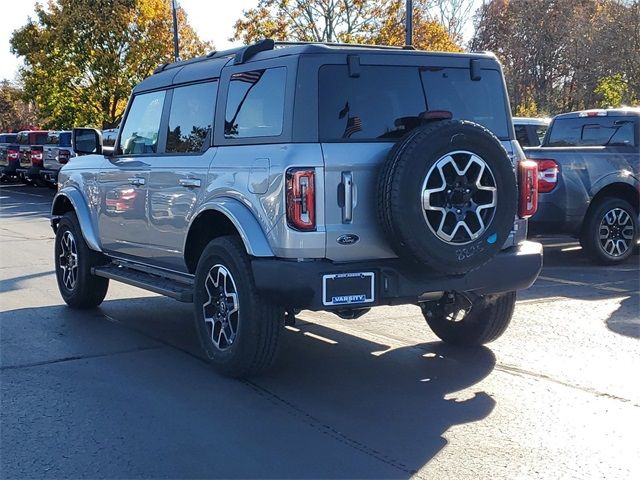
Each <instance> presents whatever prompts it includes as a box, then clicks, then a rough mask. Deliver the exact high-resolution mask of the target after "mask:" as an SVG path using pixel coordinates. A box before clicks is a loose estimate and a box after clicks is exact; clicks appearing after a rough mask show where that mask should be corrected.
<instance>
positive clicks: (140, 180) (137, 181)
mask: <svg viewBox="0 0 640 480" xmlns="http://www.w3.org/2000/svg"><path fill="white" fill-rule="evenodd" d="M128 180H129V183H130V184H131V185H135V186H136V187H140V186H142V185H144V184H145V183H146V182H145V180H144V178H142V177H129V178H128Z"/></svg>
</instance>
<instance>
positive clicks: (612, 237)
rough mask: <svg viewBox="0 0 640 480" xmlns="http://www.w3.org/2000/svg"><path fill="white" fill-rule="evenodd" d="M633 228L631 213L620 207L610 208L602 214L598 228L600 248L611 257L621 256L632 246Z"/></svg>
mask: <svg viewBox="0 0 640 480" xmlns="http://www.w3.org/2000/svg"><path fill="white" fill-rule="evenodd" d="M634 237H635V228H634V225H633V220H632V219H631V215H629V213H628V212H627V211H625V210H623V209H622V208H619V207H616V208H612V209H611V210H609V211H608V212H606V213H605V214H604V216H603V217H602V221H601V222H600V228H599V229H598V238H599V240H600V245H601V247H602V250H603V251H604V252H605V253H606V254H607V255H609V256H611V257H613V258H617V257H621V256H623V255H625V254H626V253H627V251H628V250H629V249H630V248H632V247H633V240H634Z"/></svg>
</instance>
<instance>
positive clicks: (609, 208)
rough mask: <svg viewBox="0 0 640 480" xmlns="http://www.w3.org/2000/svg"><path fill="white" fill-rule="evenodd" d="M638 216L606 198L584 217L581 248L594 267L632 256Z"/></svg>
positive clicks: (626, 205)
mask: <svg viewBox="0 0 640 480" xmlns="http://www.w3.org/2000/svg"><path fill="white" fill-rule="evenodd" d="M637 216H638V214H637V213H636V212H635V210H634V209H633V207H632V206H631V205H630V204H629V203H628V202H627V201H625V200H622V199H620V198H606V199H604V200H602V201H600V202H599V203H598V204H596V205H594V207H593V208H592V209H591V210H590V212H589V213H588V214H587V218H586V219H585V222H584V227H583V230H582V235H581V236H580V244H581V245H582V248H583V249H584V251H585V253H586V254H587V255H588V256H589V257H590V258H591V259H592V260H593V261H595V262H596V263H600V264H604V265H611V264H616V263H620V262H623V261H625V260H626V259H627V258H629V257H630V256H631V255H632V254H633V250H634V247H635V245H636V242H637V240H638V220H637Z"/></svg>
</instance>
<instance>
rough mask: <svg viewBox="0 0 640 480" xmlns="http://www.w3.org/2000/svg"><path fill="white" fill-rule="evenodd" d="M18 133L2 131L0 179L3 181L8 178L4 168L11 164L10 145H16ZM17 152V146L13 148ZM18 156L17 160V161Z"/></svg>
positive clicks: (0, 141)
mask: <svg viewBox="0 0 640 480" xmlns="http://www.w3.org/2000/svg"><path fill="white" fill-rule="evenodd" d="M17 137H18V134H17V133H0V179H2V180H3V181H4V180H6V179H7V178H8V176H5V173H4V169H5V168H6V167H7V166H8V165H9V147H10V146H11V145H15V143H16V138H17ZM13 151H14V152H15V151H16V150H15V148H14V149H13ZM17 158H18V157H17V156H15V161H16V163H17Z"/></svg>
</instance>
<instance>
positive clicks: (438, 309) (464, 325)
mask: <svg viewBox="0 0 640 480" xmlns="http://www.w3.org/2000/svg"><path fill="white" fill-rule="evenodd" d="M515 304H516V292H507V293H500V294H496V295H485V296H477V295H474V294H471V293H455V294H454V293H451V294H448V295H447V296H445V298H443V300H441V301H439V302H427V303H424V304H422V305H421V307H422V313H423V315H424V318H425V320H426V321H427V324H428V325H429V327H431V330H433V333H435V334H436V335H437V336H438V337H439V338H440V339H441V340H443V341H445V342H447V343H450V344H452V345H460V346H475V345H484V344H485V343H489V342H492V341H494V340H495V339H497V338H498V337H500V336H501V335H502V334H503V333H504V332H505V330H506V329H507V327H508V326H509V323H510V322H511V317H512V316H513V310H514V308H515Z"/></svg>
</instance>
